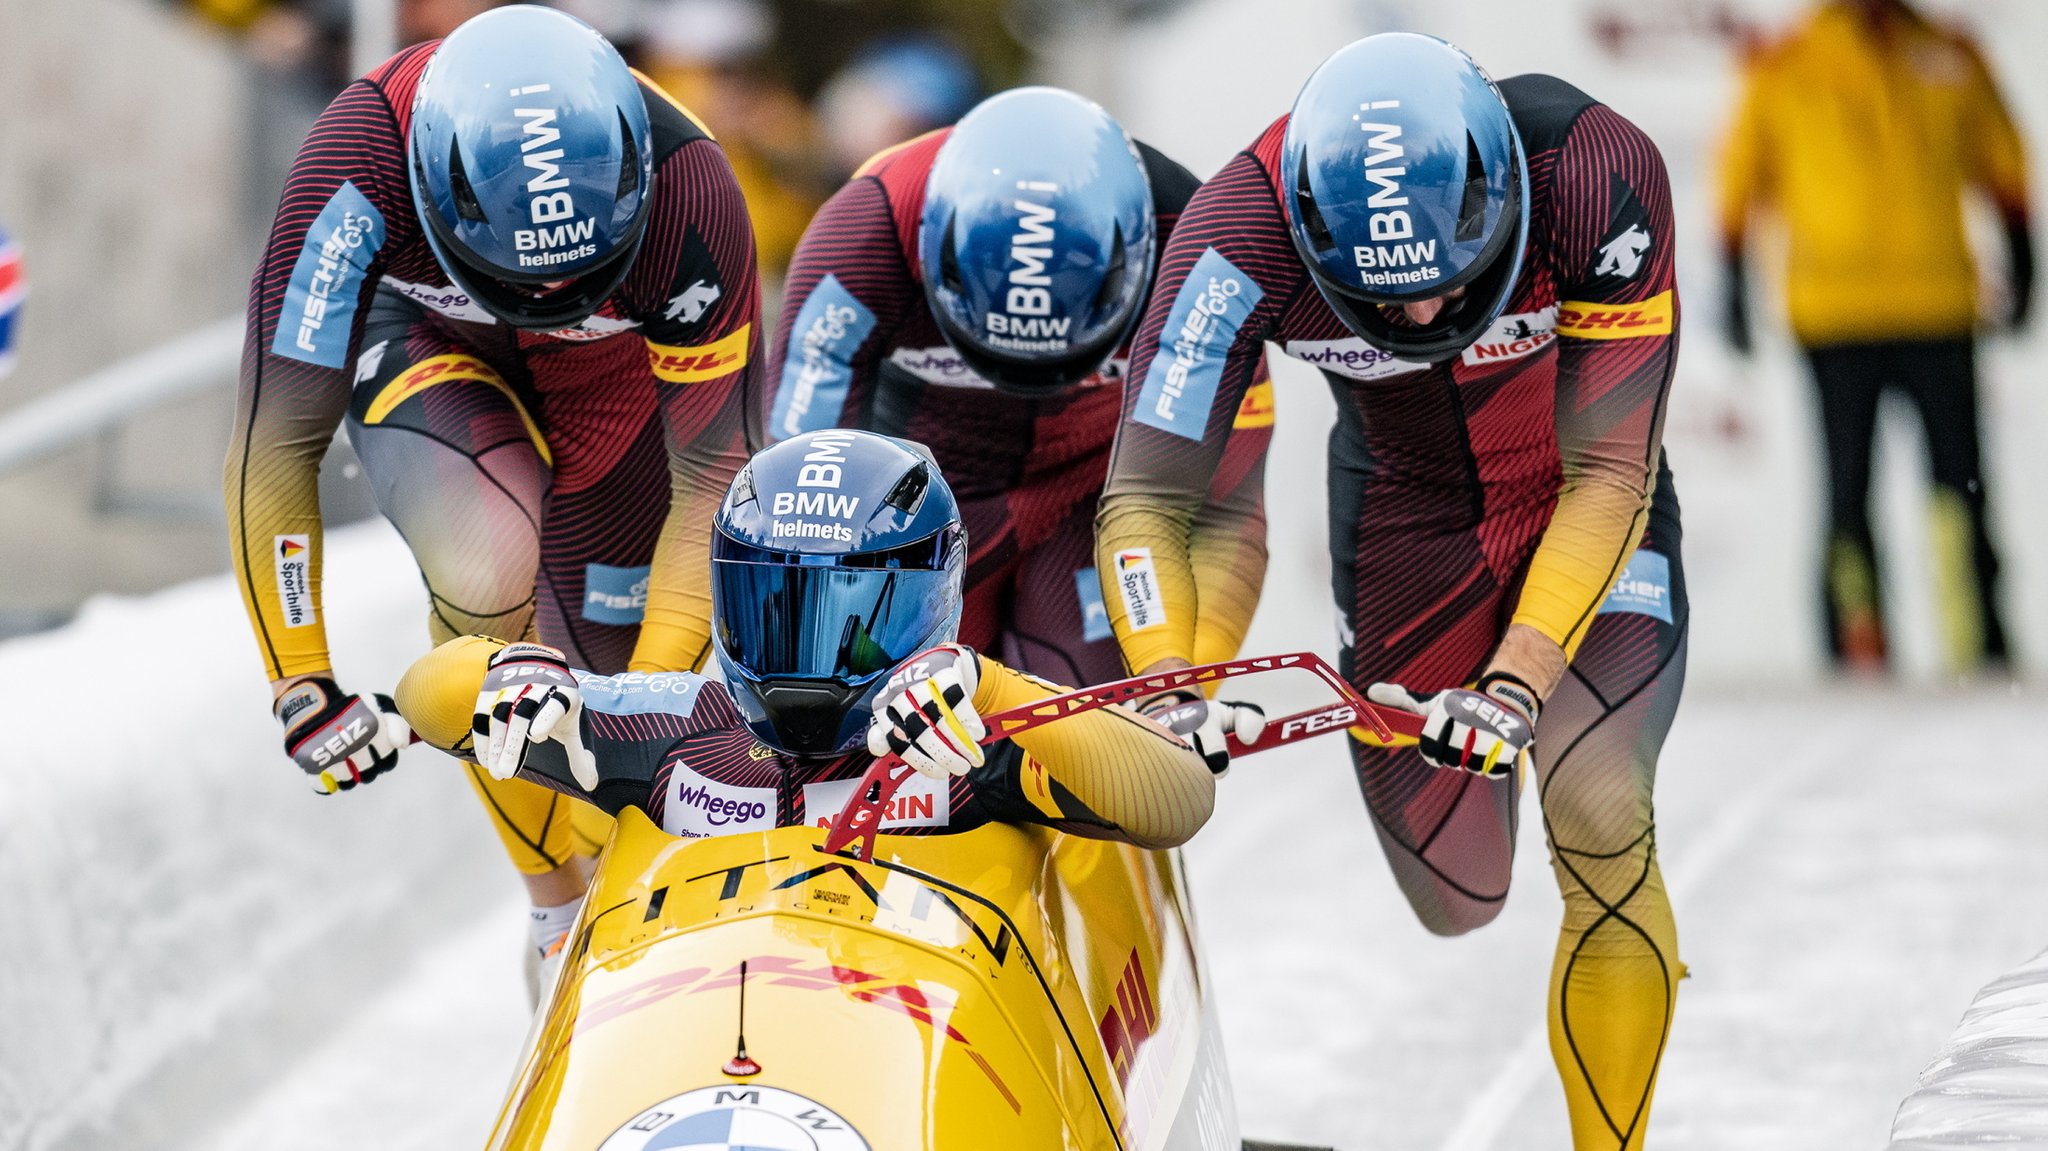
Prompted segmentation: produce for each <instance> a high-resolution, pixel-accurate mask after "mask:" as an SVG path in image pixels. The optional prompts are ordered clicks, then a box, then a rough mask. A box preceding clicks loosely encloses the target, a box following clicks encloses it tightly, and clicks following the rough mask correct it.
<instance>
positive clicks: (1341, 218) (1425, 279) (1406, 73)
mask: <svg viewBox="0 0 2048 1151" xmlns="http://www.w3.org/2000/svg"><path fill="white" fill-rule="evenodd" d="M1280 173H1281V179H1282V181H1283V187H1284V194H1283V195H1282V196H1281V197H1280V199H1281V202H1282V203H1283V204H1284V205H1285V207H1286V212H1287V224H1288V231H1289V232H1290V233H1291V234H1292V235H1293V237H1294V246H1295V248H1296V249H1297V250H1299V251H1300V253H1301V258H1302V260H1303V261H1305V262H1306V263H1307V264H1308V268H1309V271H1310V273H1312V275H1313V276H1314V279H1315V284H1316V288H1317V290H1319V291H1320V292H1322V295H1323V298H1324V299H1325V300H1327V301H1329V304H1330V307H1331V309H1332V310H1334V311H1335V312H1336V313H1337V316H1338V318H1339V319H1341V320H1343V321H1344V323H1345V325H1346V326H1348V327H1349V328H1350V329H1351V330H1352V331H1354V332H1356V333H1358V335H1359V337H1360V338H1361V339H1363V340H1365V341H1366V342H1367V343H1369V344H1372V345H1373V346H1374V347H1377V348H1380V349H1381V350H1383V351H1387V352H1391V353H1393V354H1394V355H1396V356H1400V357H1402V358H1404V359H1411V360H1420V361H1425V362H1431V363H1434V362H1438V361H1441V360H1447V359H1449V358H1451V357H1452V356H1455V355H1457V354H1458V353H1459V352H1461V351H1463V350H1464V349H1465V348H1467V347H1469V346H1470V345H1471V344H1472V342H1473V341H1474V340H1476V339H1478V338H1479V337H1480V336H1481V335H1484V334H1485V332H1486V330H1487V329H1488V328H1489V327H1491V326H1492V325H1493V322H1494V321H1495V320H1496V319H1498V318H1499V317H1500V314H1501V311H1502V310H1503V309H1504V308H1506V307H1507V302H1508V298H1509V297H1510V296H1511V295H1512V294H1513V293H1514V290H1515V281H1516V278H1517V277H1518V276H1519V275H1520V274H1521V267H1522V248H1523V245H1524V244H1525V242H1526V241H1527V240H1528V236H1529V199H1528V186H1529V170H1528V160H1527V157H1526V156H1525V155H1524V153H1523V151H1522V138H1521V134H1520V133H1519V132H1517V131H1516V130H1515V122H1514V120H1513V119H1512V118H1511V117H1510V116H1509V114H1508V108H1507V104H1506V103H1505V102H1503V101H1502V99H1501V95H1500V90H1499V89H1497V88H1495V87H1494V84H1493V80H1492V79H1491V78H1489V77H1488V76H1487V74H1486V73H1485V72H1484V71H1482V70H1481V69H1480V67H1479V65H1477V64H1475V63H1473V61H1472V58H1471V57H1470V56H1467V55H1465V53H1464V52H1462V51H1460V50H1459V49H1457V48H1455V47H1453V46H1452V45H1450V44H1447V43H1445V42H1444V41H1442V40H1438V39H1436V38H1435V37H1433V36H1421V35H1417V34H1415V33H1412V32H1387V33H1383V34H1381V35H1378V36H1368V37H1366V38H1365V39H1363V40H1360V41H1357V42H1356V43H1354V44H1351V45H1350V46H1348V47H1345V48H1343V49H1341V50H1339V51H1338V52H1337V54H1336V55H1334V56H1332V57H1330V58H1329V59H1328V60H1325V61H1323V65H1322V67H1320V68H1317V69H1316V71H1315V74H1314V75H1312V76H1310V77H1309V78H1308V83H1307V84H1305V85H1303V86H1302V89H1301V95H1299V96H1297V97H1296V98H1295V101H1294V112H1293V115H1292V117H1291V118H1290V119H1289V120H1288V122H1287V135H1286V138H1285V139H1284V140H1283V141H1282V143H1281V147H1280ZM1460 288H1462V289H1464V294H1463V296H1462V297H1460V298H1459V299H1457V300H1454V301H1451V302H1449V304H1448V305H1447V306H1446V307H1445V308H1444V309H1443V311H1442V312H1441V313H1440V314H1439V315H1438V316H1437V318H1436V319H1434V320H1432V321H1431V322H1430V323H1428V324H1426V325H1416V324H1413V323H1410V322H1409V321H1408V320H1407V318H1406V317H1405V316H1402V315H1401V314H1400V313H1399V311H1398V305H1401V304H1407V303H1414V302H1416V301H1419V300H1426V299H1429V298H1431V297H1435V296H1442V295H1445V294H1447V293H1449V292H1452V291H1456V290H1457V289H1460ZM1383 309H1384V310H1383Z"/></svg>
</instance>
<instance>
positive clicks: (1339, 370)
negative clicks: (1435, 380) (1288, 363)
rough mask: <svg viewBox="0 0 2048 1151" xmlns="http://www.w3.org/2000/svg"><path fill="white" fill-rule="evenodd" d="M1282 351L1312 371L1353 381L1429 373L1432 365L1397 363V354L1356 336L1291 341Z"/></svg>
mask: <svg viewBox="0 0 2048 1151" xmlns="http://www.w3.org/2000/svg"><path fill="white" fill-rule="evenodd" d="M1280 350H1281V351H1283V352H1286V353H1287V355H1288V356H1289V357H1290V358H1292V359H1296V360H1300V361H1301V362H1302V363H1304V364H1307V365H1309V366H1311V367H1314V368H1320V369H1322V370H1323V371H1325V372H1334V373H1335V374H1337V375H1340V376H1344V377H1347V378H1349V379H1353V380H1384V379H1387V378H1388V377H1390V376H1402V375H1407V374H1408V373H1409V372H1426V371H1428V370H1429V365H1428V364H1418V363H1415V362H1413V361H1410V360H1399V359H1395V358H1394V353H1392V352H1383V351H1381V350H1379V349H1378V348H1375V347H1373V346H1372V345H1371V344H1368V343H1366V342H1365V341H1364V340H1361V339H1359V338H1358V337H1356V336H1353V337H1351V338H1349V339H1345V340H1289V341H1287V343H1286V344H1285V345H1283V346H1282V347H1281V349H1280Z"/></svg>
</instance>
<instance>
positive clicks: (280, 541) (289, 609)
mask: <svg viewBox="0 0 2048 1151" xmlns="http://www.w3.org/2000/svg"><path fill="white" fill-rule="evenodd" d="M271 548H272V551H271V555H272V557H273V558H274V562H275V563H276V565H277V603H278V608H279V610H280V611H281V612H282V613H283V615H284V626H286V627H311V626H312V625H313V624H315V623H317V622H319V618H320V617H319V613H317V612H315V611H314V610H313V537H312V536H310V535H294V536H275V537H273V538H272V540H271Z"/></svg>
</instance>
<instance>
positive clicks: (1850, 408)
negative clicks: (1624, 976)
mask: <svg viewBox="0 0 2048 1151" xmlns="http://www.w3.org/2000/svg"><path fill="white" fill-rule="evenodd" d="M1807 359H1808V360H1809V361H1810V363H1811V364H1812V366H1813V382H1814V388H1815V392H1816V394H1817V395H1818V397H1819V400H1820V428H1821V440H1822V443H1823V445H1824V446H1825V447H1826V449H1827V465H1828V526H1827V533H1828V534H1827V545H1826V552H1825V555H1824V558H1823V560H1822V567H1821V608H1822V612H1823V613H1824V619H1825V620H1826V626H1827V642H1828V652H1829V654H1830V655H1831V656H1833V657H1834V659H1835V662H1836V663H1837V664H1842V665H1847V666H1852V667H1861V668H1866V669H1878V668H1882V667H1883V666H1884V665H1885V661H1886V659H1887V649H1888V644H1887V643H1886V639H1885V624H1884V596H1883V588H1882V584H1881V583H1880V581H1879V579H1878V569H1877V547H1876V543H1875V541H1874V538H1873V535H1872V532H1871V528H1870V455H1871V446H1872V443H1873V441H1874V438H1875V436H1876V434H1877V402H1878V398H1879V396H1880V395H1881V394H1882V392H1883V383H1884V380H1885V378H1886V376H1887V375H1888V373H1889V366H1888V364H1887V362H1886V361H1887V356H1886V355H1885V353H1884V350H1883V348H1882V347H1879V346H1875V345H1869V344H1845V345H1841V346H1837V347H1825V348H1810V349H1808V351H1807Z"/></svg>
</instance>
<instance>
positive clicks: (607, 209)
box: [407, 4, 654, 331]
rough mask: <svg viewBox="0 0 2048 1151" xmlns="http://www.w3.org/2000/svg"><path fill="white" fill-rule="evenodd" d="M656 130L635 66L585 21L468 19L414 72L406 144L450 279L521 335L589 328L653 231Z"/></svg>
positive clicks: (521, 10)
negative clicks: (588, 321)
mask: <svg viewBox="0 0 2048 1151" xmlns="http://www.w3.org/2000/svg"><path fill="white" fill-rule="evenodd" d="M650 135H651V130H650V128H649V126H648V120H647V105H646V102H645V101H644V99H643V98H642V96H641V94H640V86H639V84H638V82H637V81H635V80H634V78H633V73H632V71H631V70H630V69H629V68H627V67H626V62H625V61H624V60H621V59H620V58H619V54H618V52H616V51H615V50H613V48H612V46H611V45H610V44H608V43H606V42H605V39H604V37H602V36H600V35H598V34H597V32H596V30H594V29H592V28H591V27H590V26H589V25H587V24H585V23H583V22H582V21H580V20H577V19H576V18H575V17H573V16H568V15H565V14H563V13H561V12H557V11H554V10H553V9H550V8H539V7H535V6H533V5H529V4H517V5H513V6H511V7H507V8H497V9H493V10H491V11H489V12H485V13H484V14H482V15H480V16H477V17H474V18H472V19H470V20H468V21H465V22H464V23H463V25H462V26H461V27H460V28H457V29H456V30H455V31H454V32H451V33H449V35H448V38H447V39H445V40H443V41H442V42H441V46H440V47H439V48H437V49H435V51H434V55H433V58H432V59H431V60H430V61H428V64H427V69H426V72H425V74H424V75H422V76H421V77H420V85H419V92H418V95H417V96H416V97H415V98H414V101H413V110H412V129H411V132H410V137H409V140H408V147H407V151H408V153H409V155H410V160H411V162H410V164H408V165H407V168H408V171H410V173H411V178H412V201H413V207H414V208H415V210H417V211H418V212H419V217H420V224H421V227H422V228H423V229H424V231H425V232H426V237H427V244H428V246H430V247H431V248H432V249H433V251H434V258H435V259H436V260H438V261H440V264H441V270H442V271H444V272H446V273H448V278H449V279H450V280H452V281H454V283H455V286H456V287H458V288H461V289H462V290H463V291H464V292H466V293H468V294H469V298H470V299H472V300H475V301H476V302H477V304H479V305H480V306H482V307H483V308H484V309H485V310H486V311H488V312H490V313H491V314H492V315H494V316H496V317H498V318H499V319H501V320H503V321H505V322H506V323H508V324H511V325H513V326H514V327H519V328H531V329H535V330H540V331H546V330H550V329H554V328H564V327H569V326H572V325H574V324H578V323H581V322H582V321H583V320H585V319H586V318H588V317H589V316H590V314H591V313H593V312H595V311H597V309H598V306H599V305H600V304H602V303H604V300H605V297H607V296H609V295H611V294H612V292H613V290H615V289H616V288H617V287H618V286H619V282H620V281H621V280H623V279H625V278H626V273H627V272H628V271H630V270H632V267H633V257H634V255H635V254H636V253H638V251H639V250H640V241H641V239H642V238H643V237H644V236H645V235H646V233H647V215H648V204H649V198H650V196H651V195H652V185H653V181H654V146H653V143H652V141H651V140H650V139H649V137H650Z"/></svg>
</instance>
